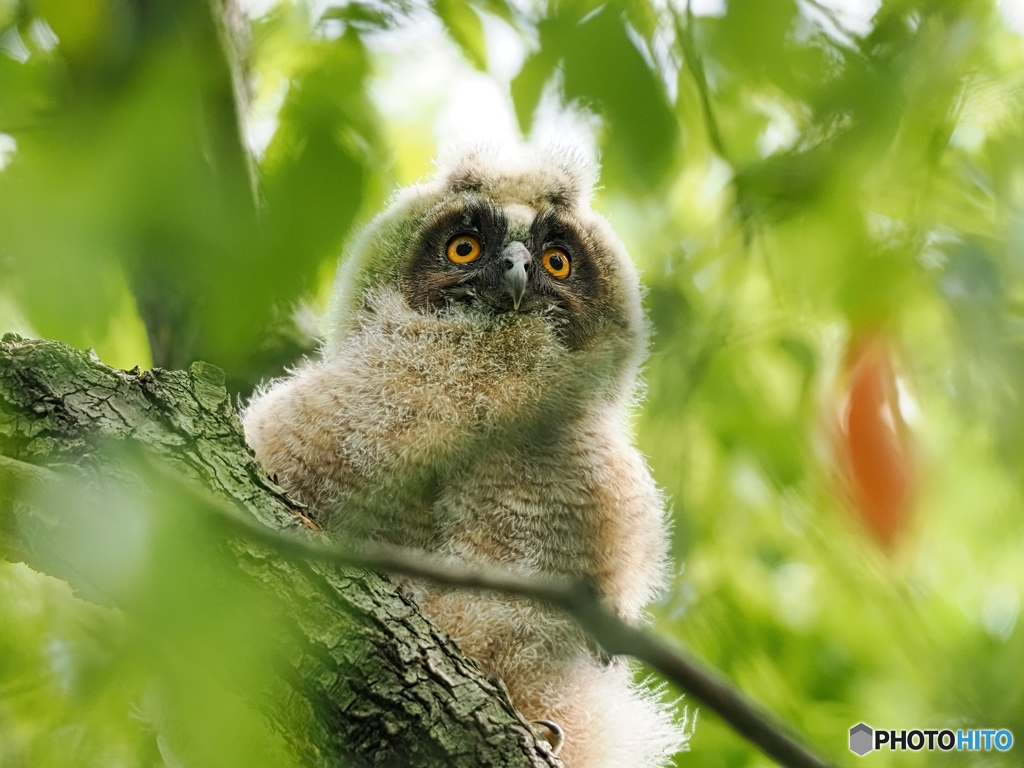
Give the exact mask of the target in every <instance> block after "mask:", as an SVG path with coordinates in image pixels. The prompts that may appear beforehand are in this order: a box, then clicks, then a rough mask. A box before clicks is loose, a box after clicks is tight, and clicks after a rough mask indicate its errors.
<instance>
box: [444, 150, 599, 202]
mask: <svg viewBox="0 0 1024 768" xmlns="http://www.w3.org/2000/svg"><path fill="white" fill-rule="evenodd" d="M438 166H439V172H438V175H437V179H438V181H439V182H440V183H441V184H442V185H443V186H445V187H447V188H448V189H449V190H450V191H452V192H479V193H481V194H486V195H487V196H488V197H490V198H492V199H494V200H507V201H522V202H525V203H527V204H529V205H534V206H538V205H542V204H545V203H546V204H551V205H559V206H564V207H568V208H572V207H577V206H586V205H588V204H589V202H590V197H591V194H592V191H593V188H594V184H595V182H596V180H597V168H596V166H595V165H594V164H592V163H589V162H587V161H586V160H585V159H584V157H583V155H582V153H581V152H580V151H579V150H578V149H577V148H575V147H573V146H571V145H566V146H557V145H556V146H550V147H545V148H543V149H541V150H532V149H531V150H518V151H517V150H509V149H508V148H506V147H502V146H500V145H495V144H483V145H473V146H470V147H468V148H467V147H463V148H461V149H459V150H457V151H453V152H450V153H448V154H446V155H445V156H443V157H442V159H441V160H440V162H439V163H438Z"/></svg>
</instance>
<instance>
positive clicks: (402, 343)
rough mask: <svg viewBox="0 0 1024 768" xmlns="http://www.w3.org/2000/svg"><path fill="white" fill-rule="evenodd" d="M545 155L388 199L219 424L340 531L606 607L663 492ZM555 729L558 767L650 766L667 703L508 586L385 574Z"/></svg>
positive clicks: (568, 195) (634, 610)
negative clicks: (293, 333)
mask: <svg viewBox="0 0 1024 768" xmlns="http://www.w3.org/2000/svg"><path fill="white" fill-rule="evenodd" d="M592 183H593V179H592V178H590V174H589V172H588V168H587V166H586V164H585V163H582V162H580V161H579V160H578V159H576V158H575V156H574V155H573V154H572V153H571V152H568V151H551V152H547V153H542V154H539V155H534V156H530V157H527V158H525V159H523V158H519V159H516V160H512V159H509V158H508V156H506V155H502V154H500V153H498V152H494V151H486V150H473V151H470V152H467V153H464V154H462V155H460V156H458V157H456V158H455V159H454V160H452V161H451V162H449V163H446V164H444V165H442V168H441V170H440V172H439V173H438V174H437V176H436V177H435V178H434V179H433V180H431V181H429V182H427V183H423V184H418V185H415V186H412V187H409V188H407V189H405V190H403V191H401V192H400V193H398V194H397V195H396V196H395V198H394V199H393V201H392V202H391V205H390V206H389V207H388V209H387V210H386V211H384V212H383V213H381V214H380V215H379V216H377V217H376V218H375V219H374V220H373V221H372V222H371V223H370V224H369V225H368V226H367V227H366V228H365V230H364V231H363V232H362V234H361V235H360V236H359V237H358V238H357V239H356V240H355V242H354V243H353V245H352V246H351V247H350V248H349V252H348V253H347V255H346V257H345V258H344V260H343V262H342V265H341V267H340V269H339V271H338V276H337V281H336V287H335V295H334V298H333V303H332V305H331V308H330V310H329V315H328V318H327V322H328V328H327V334H326V337H327V338H326V343H325V344H324V346H323V349H322V351H321V354H320V357H319V359H317V360H314V361H310V362H307V363H305V364H304V365H302V366H300V367H299V368H297V369H296V370H294V371H292V372H291V373H290V374H289V375H287V376H285V377H284V378H281V379H278V380H276V381H273V382H271V383H270V384H269V385H267V386H265V387H263V388H262V389H261V390H259V391H258V392H257V394H256V395H255V396H254V398H253V399H252V401H251V402H250V403H249V405H248V407H247V408H246V410H245V412H244V414H243V422H244V426H245V434H246V437H247V439H248V441H249V444H250V445H251V446H252V448H253V450H254V451H255V453H256V456H257V457H258V458H259V459H260V461H262V462H263V464H264V466H265V467H266V468H267V469H268V470H269V471H270V472H271V473H273V474H276V475H277V477H278V480H279V481H280V482H281V484H282V485H283V486H284V487H285V488H286V489H288V490H289V491H290V492H292V493H293V494H295V495H296V496H297V497H298V498H300V499H301V500H303V501H304V502H306V503H308V504H309V505H310V507H311V508H312V509H313V510H314V514H315V516H316V518H317V520H318V521H319V522H320V524H321V525H322V526H323V527H325V528H326V529H327V530H329V531H334V532H337V533H339V534H342V535H344V536H345V537H346V538H351V537H353V536H356V537H364V538H366V539H373V540H379V541H384V542H389V543H393V544H397V545H403V546H408V547H415V548H418V549H420V550H425V551H427V552H430V553H433V554H434V555H437V556H440V557H443V558H451V559H453V560H456V561H460V562H464V563H471V564H481V565H487V564H493V565H497V566H500V567H502V568H505V569H515V570H519V571H522V572H524V573H530V574H557V575H565V576H574V577H579V576H585V577H589V578H590V579H591V580H592V581H593V583H594V584H595V585H596V586H597V588H598V590H599V592H600V594H601V596H602V597H603V598H604V599H605V600H606V601H607V602H608V604H609V605H610V606H612V607H613V608H614V609H615V610H616V611H617V612H618V613H619V615H621V616H622V617H623V618H624V619H625V620H626V621H629V622H634V623H635V622H639V621H641V620H642V617H643V612H644V607H645V606H646V605H647V604H648V603H649V602H650V601H651V600H652V599H653V598H654V597H655V596H656V595H657V594H658V592H659V590H661V589H662V587H663V585H664V583H665V575H666V567H667V555H666V550H667V536H666V521H665V513H664V509H665V504H664V499H663V497H662V495H661V493H660V492H659V490H658V488H657V487H656V485H655V483H654V481H653V480H652V478H651V474H650V472H649V470H648V468H647V466H646V464H645V462H644V459H643V457H642V456H641V455H640V453H639V452H638V451H637V449H636V448H635V447H634V446H633V442H632V435H631V430H630V425H629V419H630V410H631V408H632V406H633V404H634V402H635V399H636V397H637V390H638V378H639V373H638V368H639V366H640V363H641V361H642V359H643V357H644V355H645V352H646V346H647V333H646V326H645V320H644V316H643V312H642V310H641V306H640V287H639V283H638V279H637V274H636V270H635V269H634V267H633V264H632V262H631V261H630V258H629V256H628V254H627V253H626V250H625V248H624V247H623V245H622V243H621V242H620V241H619V239H618V237H616V235H615V234H614V232H612V230H611V228H610V227H609V225H608V223H607V222H606V221H605V220H604V219H603V218H602V217H601V216H599V215H598V214H596V213H594V212H593V211H592V210H591V209H590V200H589V198H590V190H591V186H592ZM407 588H408V589H409V590H410V592H411V593H412V595H413V596H414V598H415V600H416V601H417V602H418V604H419V606H420V607H421V609H422V611H423V613H425V614H426V615H427V616H428V617H430V618H431V619H432V620H433V621H434V622H435V623H436V624H437V625H438V626H439V627H440V628H441V629H443V630H444V631H446V632H447V633H448V634H449V635H450V636H451V637H452V638H454V639H455V641H456V642H457V643H458V644H459V646H460V647H461V648H462V650H463V651H464V652H465V653H467V654H468V655H470V656H472V657H474V658H475V659H476V660H477V661H479V663H480V664H482V665H483V666H484V667H485V668H486V669H487V670H488V671H489V672H491V673H493V674H496V675H498V676H499V677H500V678H501V679H502V680H503V681H504V683H505V684H506V686H507V687H508V690H509V693H510V694H511V697H512V700H513V702H514V703H515V705H516V706H517V707H518V708H519V710H520V711H521V712H522V713H523V715H524V716H525V717H526V718H527V719H528V720H546V721H551V722H553V723H555V724H557V728H554V729H553V730H555V731H556V732H557V730H558V728H560V729H561V731H562V734H563V735H564V742H563V746H562V749H561V752H560V757H561V758H562V760H563V761H564V763H565V765H566V766H567V768H598V766H602V767H603V766H608V767H609V768H632V767H634V766H639V767H643V766H650V767H654V766H663V765H666V764H667V763H668V762H670V760H671V755H672V753H674V752H675V751H677V750H678V749H679V748H681V746H682V744H683V742H684V736H683V734H682V733H681V731H680V729H679V728H678V727H676V726H675V725H674V723H673V717H672V712H671V711H670V708H669V707H667V706H665V705H663V704H660V703H659V702H658V695H657V693H656V692H655V691H652V690H650V689H649V688H647V687H646V686H644V685H642V684H637V683H635V682H634V681H633V678H632V671H631V669H630V667H629V665H628V663H627V662H626V661H625V660H623V659H613V660H611V661H608V660H607V659H602V658H599V657H598V656H597V655H595V653H594V650H593V647H592V645H590V644H588V643H587V641H586V639H585V638H584V637H583V635H582V634H581V633H580V631H579V630H578V629H577V628H576V627H575V626H574V624H573V622H572V621H571V620H569V619H567V618H566V617H565V616H562V615H561V614H559V613H558V612H556V611H555V610H553V609H550V608H547V607H545V606H542V605H539V604H537V603H534V602H531V601H530V600H526V599H522V598H517V597H510V596H503V595H496V594H481V593H477V592H465V591H459V590H452V589H443V588H439V587H434V586H427V585H423V584H418V583H412V584H409V585H407Z"/></svg>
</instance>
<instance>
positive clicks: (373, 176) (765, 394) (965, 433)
mask: <svg viewBox="0 0 1024 768" xmlns="http://www.w3.org/2000/svg"><path fill="white" fill-rule="evenodd" d="M222 18H226V19H228V22H227V23H226V24H225V23H222V22H221V19H222ZM1015 28H1016V29H1018V30H1019V29H1022V28H1024V9H1021V8H1020V7H1019V6H1017V5H1015V4H1012V3H1003V4H1000V5H998V6H997V5H996V4H995V3H992V2H986V1H983V0H963V1H962V2H956V1H954V0H887V1H886V2H882V3H880V4H879V3H878V2H871V1H870V0H863V1H855V0H848V1H847V2H841V1H840V0H831V1H829V2H826V0H728V2H714V1H713V0H704V1H703V2H695V3H693V4H692V6H688V5H686V4H685V3H682V2H676V1H675V0H637V1H636V2H631V3H627V4H616V3H607V4H603V3H599V2H594V1H593V0H550V2H547V3H543V2H539V3H530V2H526V1H525V0H524V2H512V1H511V0H436V1H435V2H432V3H427V2H421V1H419V0H417V1H415V2H414V1H413V0H407V1H406V2H390V3H383V2H382V3H375V2H365V3H364V2H351V3H347V4H342V5H338V4H335V3H330V2H313V1H312V0H310V1H309V2H301V1H299V0H295V1H292V0H279V1H275V0H263V2H249V3H248V4H244V5H237V6H236V5H234V4H228V5H227V6H226V7H222V6H220V5H219V4H218V5H215V8H214V12H211V6H210V5H209V4H208V3H207V2H205V1H200V0H148V1H147V2H142V1H141V0H32V1H29V0H0V330H14V331H17V332H19V333H21V334H23V335H27V336H28V335H30V336H41V337H48V338H56V339H61V340H64V341H66V342H68V343H70V344H73V345H76V346H79V347H93V348H94V349H95V350H96V352H97V353H98V355H99V356H100V357H101V358H102V359H103V360H104V361H106V362H108V363H110V364H113V365H117V366H121V367H124V368H131V367H133V366H135V365H141V366H142V367H143V368H145V367H149V366H151V365H153V364H156V365H160V366H164V367H186V366H187V365H188V364H189V363H190V362H191V361H193V360H195V359H205V360H207V361H209V362H212V363H215V364H216V365H218V366H220V367H222V368H223V369H224V370H225V371H226V373H227V379H228V383H229V386H230V388H231V389H232V391H233V392H235V393H236V394H237V395H238V396H240V397H244V396H245V395H246V394H247V393H248V392H250V391H251V389H252V387H253V386H254V385H255V384H256V383H258V382H259V381H260V380H261V379H264V378H267V377H270V376H273V375H275V374H277V373H279V372H280V371H282V370H283V367H284V366H285V365H287V364H288V363H290V362H293V361H295V360H296V359H298V358H299V357H300V356H301V355H302V354H308V353H309V352H310V351H311V350H312V349H313V347H312V345H311V343H310V341H309V339H308V336H307V334H306V330H305V328H304V327H303V325H304V324H303V323H301V322H299V323H297V322H296V321H295V320H294V318H295V317H299V318H300V319H302V318H308V317H310V316H311V315H315V312H316V310H317V308H319V307H322V305H323V303H324V301H325V300H326V296H327V291H328V290H329V281H330V277H331V275H332V272H333V268H334V265H335V263H336V260H337V257H338V254H339V253H340V251H341V248H342V245H343V242H344V240H345V238H346V237H347V236H348V235H349V234H350V233H351V231H352V228H353V227H354V226H356V225H357V224H358V223H359V222H362V221H365V220H367V219H368V218H369V217H370V216H372V214H373V213H374V212H376V211H377V210H379V209H380V207H381V206H382V205H383V204H384V202H385V201H386V199H387V195H388V194H389V193H390V192H391V191H392V190H393V189H395V188H396V187H397V186H400V185H402V184H406V183H410V182H412V181H415V180H416V179H418V178H421V177H423V176H424V175H425V174H427V173H429V172H430V170H431V167H432V166H431V162H430V161H431V158H433V157H434V156H436V154H437V153H438V152H439V151H444V150H445V149H446V148H447V147H450V146H452V145H457V144H459V143H460V142H467V141H481V140H483V141H500V142H505V143H517V142H521V141H524V140H525V141H529V142H532V143H535V144H543V143H546V142H549V141H556V140H557V141H563V142H566V141H568V142H572V143H576V144H578V145H579V146H580V147H582V151H583V152H585V153H588V154H590V155H592V156H594V157H595V158H596V157H598V156H599V157H600V159H601V163H602V168H603V170H602V186H601V188H600V189H599V191H598V193H597V196H596V200H595V206H596V207H597V208H598V209H599V210H601V211H602V212H603V213H605V214H606V215H607V216H608V217H609V218H610V219H611V221H612V223H613V225H614V226H615V227H616V228H617V229H618V231H619V232H620V234H621V235H622V237H623V239H624V240H625V241H626V243H627V245H628V247H629V249H630V252H631V253H632V255H633V257H634V259H635V261H636V262H637V264H638V266H639V267H640V269H641V270H642V273H643V280H644V283H645V285H646V287H647V290H648V294H647V297H646V303H647V309H648V312H649V315H650V318H651V321H652V325H653V329H654V340H653V347H652V355H651V358H650V362H649V364H648V368H647V381H648V396H647V399H646V401H645V402H644V404H643V407H642V409H641V410H640V412H639V414H638V418H637V422H636V427H637V433H638V440H639V443H640V445H641V447H642V449H643V450H644V452H645V453H646V455H647V456H648V457H649V461H650V463H651V466H652V468H653V471H654V474H655V476H656V478H657V480H658V482H659V483H660V484H661V485H662V486H663V487H664V488H665V489H666V491H667V493H668V495H669V497H670V499H671V503H672V514H673V517H674V520H675V524H674V532H673V549H674V556H675V559H676V563H677V575H676V577H675V580H674V583H673V585H672V589H671V591H670V593H669V594H668V595H667V596H666V598H665V599H664V600H663V601H662V603H661V604H659V605H658V606H656V608H655V614H656V627H657V630H658V631H659V632H661V633H662V634H664V635H667V636H671V637H674V638H677V639H678V640H679V641H680V642H681V643H684V644H685V645H687V646H688V647H690V648H692V649H693V651H694V652H695V653H696V654H698V655H699V656H700V657H702V658H703V659H705V660H707V661H708V662H709V663H711V664H713V665H715V666H716V667H717V668H718V669H720V670H721V671H722V672H723V673H724V674H725V675H727V676H728V677H729V678H730V679H731V680H732V681H733V682H734V683H735V684H736V685H737V686H739V687H741V688H742V689H743V690H745V691H746V692H748V693H749V694H750V695H751V696H752V697H754V698H755V699H756V700H758V701H760V702H761V703H763V704H764V705H765V706H767V707H768V708H770V709H771V710H773V711H775V712H777V713H778V714H779V715H780V716H782V717H783V718H785V719H786V720H788V721H789V722H790V723H792V724H793V725H794V726H795V727H796V728H797V729H798V730H799V731H800V732H801V733H803V734H805V735H806V737H807V738H808V740H809V741H810V742H811V743H813V744H814V745H815V746H816V748H817V749H818V750H819V751H820V752H821V753H823V754H824V755H826V756H827V757H828V758H829V759H830V760H831V761H832V762H834V763H835V764H836V765H853V764H855V763H856V761H857V760H858V759H859V758H855V757H854V756H853V755H851V754H850V753H849V752H848V751H847V749H846V738H847V737H846V733H847V729H848V728H849V727H850V726H851V725H853V724H854V723H857V722H859V721H866V722H868V723H870V724H872V725H874V726H876V727H884V728H896V729H899V728H915V727H919V728H946V727H948V728H953V729H956V728H1004V727H1005V728H1009V729H1010V730H1012V731H1014V732H1015V733H1016V734H1018V735H1019V736H1020V737H1021V738H1024V663H1022V661H1024V635H1022V633H1021V632H1020V631H1017V630H1018V626H1017V624H1018V618H1019V612H1020V598H1021V592H1022V589H1024V557H1022V550H1024V504H1022V489H1021V479H1022V477H1021V474H1022V469H1021V467H1022V466H1024V464H1022V458H1024V391H1022V386H1024V378H1022V376H1024V303H1022V302H1024V49H1022V40H1021V37H1020V34H1019V33H1018V32H1017V31H1015ZM225 50H227V51H228V52H229V54H230V55H225ZM297 308H298V310H299V311H296V309H297ZM306 325H308V323H306ZM3 492H4V489H3V488H0V495H2V494H3ZM54 493H55V494H57V496H55V497H54V500H53V501H52V503H68V504H70V503H83V502H82V501H81V499H79V498H77V496H76V495H75V493H74V492H73V491H71V490H68V489H65V491H63V493H64V496H60V493H61V491H59V490H58V491H54ZM123 503H128V502H123ZM167 503H173V499H172V500H171V501H169V502H167ZM116 535H124V534H123V532H118V533H117V534H116ZM83 546H85V545H84V544H83ZM139 552H140V555H139V561H138V562H137V563H136V564H135V567H134V569H133V570H132V571H131V572H130V573H122V574H115V576H116V578H117V579H120V580H121V582H120V583H123V585H127V586H124V588H125V589H127V590H128V591H129V592H130V594H131V599H130V600H128V601H127V604H128V605H130V606H134V609H129V610H123V611H114V610H111V609H109V608H105V607H103V606H100V605H95V604H93V603H91V602H89V601H87V600H85V599H82V598H81V597H80V596H79V597H76V596H73V595H72V594H71V591H70V589H69V588H68V587H67V586H66V585H63V584H61V583H59V582H56V581H54V580H52V579H49V578H46V577H42V576H40V575H38V574H34V573H32V572H31V571H29V570H28V569H27V568H25V567H24V566H20V565H11V564H2V565H0V765H25V766H65V765H125V766H134V765H151V764H159V763H160V762H161V761H162V760H163V761H168V760H170V759H171V758H170V757H169V755H172V754H174V753H175V751H176V750H177V752H178V753H181V752H182V751H184V752H186V753H190V754H192V755H199V756H200V761H201V762H206V763H209V764H216V765H222V766H231V765H239V766H243V765H254V764H280V765H290V764H294V761H293V760H292V758H290V757H289V755H288V754H287V749H286V748H285V747H284V746H283V744H281V743H279V741H278V740H277V738H276V737H275V734H274V732H273V731H272V730H271V729H270V728H269V727H268V726H267V725H266V724H265V723H264V722H263V721H262V720H261V718H260V717H259V716H258V715H256V714H255V713H254V712H253V711H251V710H250V709H249V708H248V707H247V705H246V704H245V702H242V701H239V700H237V699H235V698H233V697H232V696H231V695H230V694H228V693H225V692H224V691H223V690H221V689H219V688H218V687H217V686H216V685H215V684H213V683H211V682H210V680H211V676H210V675H209V674H208V672H209V670H211V669H216V668H218V667H219V666H221V665H224V664H235V665H239V664H242V665H243V666H244V665H246V664H248V665H249V667H248V668H247V669H248V672H249V674H251V675H252V676H254V677H258V675H259V670H260V668H261V664H263V663H264V661H265V654H266V653H267V651H266V649H265V648H263V647H262V645H261V641H260V640H259V637H260V632H259V630H258V627H259V626H260V624H259V622H260V621H269V620H272V619H271V618H269V617H272V615H273V612H274V608H273V606H261V605H253V604H251V601H248V600H246V599H243V598H242V597H239V599H238V600H233V594H234V593H232V591H231V586H230V584H228V585H227V586H224V580H225V579H226V578H227V576H226V575H225V574H226V572H225V573H221V574H219V575H217V571H216V568H217V566H216V563H215V560H216V558H215V556H213V555H211V556H210V559H206V560H204V559H203V552H202V550H201V548H200V551H198V552H197V551H195V547H193V546H191V544H189V543H186V542H185V540H183V538H182V536H181V535H178V534H175V533H174V532H173V531H171V532H168V531H163V530H162V529H161V532H159V533H158V534H156V533H155V534H153V538H152V540H151V543H150V544H149V545H147V547H143V548H140V550H139ZM211 563H212V564H211ZM204 569H205V571H204ZM207 571H209V572H212V573H214V576H211V577H210V578H209V579H205V580H197V578H196V577H195V575H194V574H195V573H196V572H207ZM112 578H113V577H112ZM210 584H218V585H220V586H218V588H217V590H216V591H217V594H216V596H211V587H210V586H209V585H210ZM204 585H205V586H204ZM225 606H229V607H231V610H225ZM691 714H692V710H691ZM157 724H158V725H159V727H157ZM168 739H170V740H171V741H173V742H174V744H170V743H168ZM1019 750H1020V748H1019V747H1015V748H1014V749H1013V750H1012V751H1011V752H1008V753H1005V754H1003V753H997V752H989V753H976V754H973V755H967V754H964V753H949V754H944V753H926V752H924V753H918V754H913V753H888V752H882V753H879V754H874V755H872V756H871V757H870V758H869V759H870V760H872V762H873V764H876V765H878V766H889V765H893V766H894V765H925V764H927V765H968V764H969V765H972V766H1004V765H1005V766H1009V765H1019V764H1020V760H1019V757H1016V756H1015V755H1017V754H1018V753H1019ZM268 761H269V762H268ZM677 763H678V765H680V766H685V765H700V766H722V767H723V768H724V767H725V766H729V767H730V768H739V767H740V766H763V765H768V764H769V763H768V761H767V760H766V758H764V757H763V756H760V755H759V754H758V753H757V752H756V751H754V750H753V749H751V748H750V747H749V746H747V745H746V744H745V743H744V742H743V741H742V740H741V739H739V738H738V737H737V736H736V735H734V734H733V733H732V732H731V731H730V730H729V729H728V728H726V727H725V726H724V725H722V724H721V723H720V722H719V721H718V720H717V719H716V718H715V717H714V716H713V715H711V714H709V713H707V712H702V713H701V714H700V719H699V722H698V725H697V728H696V732H695V735H694V737H693V739H692V742H691V752H690V753H689V754H685V755H680V756H679V757H678V758H677Z"/></svg>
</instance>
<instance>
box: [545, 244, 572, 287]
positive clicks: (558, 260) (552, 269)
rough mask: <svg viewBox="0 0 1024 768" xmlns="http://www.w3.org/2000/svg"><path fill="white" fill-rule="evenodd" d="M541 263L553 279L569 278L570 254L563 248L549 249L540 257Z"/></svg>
mask: <svg viewBox="0 0 1024 768" xmlns="http://www.w3.org/2000/svg"><path fill="white" fill-rule="evenodd" d="M540 263H541V264H543V265H544V269H546V270H547V271H548V272H549V273H551V276H552V277H557V278H558V279H559V280H564V279H565V278H567V277H568V276H569V254H568V253H566V252H565V251H564V250H563V249H561V248H548V249H547V250H546V251H544V255H543V256H541V257H540Z"/></svg>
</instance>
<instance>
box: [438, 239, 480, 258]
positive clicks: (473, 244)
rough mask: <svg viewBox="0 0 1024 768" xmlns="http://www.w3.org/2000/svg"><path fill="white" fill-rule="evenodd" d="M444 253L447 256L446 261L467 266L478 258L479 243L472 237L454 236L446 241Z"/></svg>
mask: <svg viewBox="0 0 1024 768" xmlns="http://www.w3.org/2000/svg"><path fill="white" fill-rule="evenodd" d="M445 253H446V254H447V255H448V261H451V262H454V263H455V264H469V262H471V261H476V260H477V259H478V258H480V241H479V240H477V239H476V238H475V237H474V236H473V235H456V236H455V237H453V238H452V239H451V240H449V241H448V249H447V250H446V251H445Z"/></svg>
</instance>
